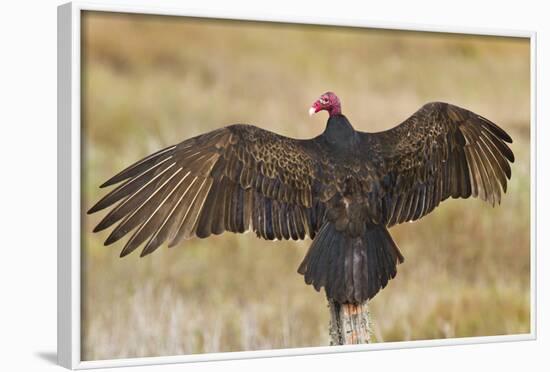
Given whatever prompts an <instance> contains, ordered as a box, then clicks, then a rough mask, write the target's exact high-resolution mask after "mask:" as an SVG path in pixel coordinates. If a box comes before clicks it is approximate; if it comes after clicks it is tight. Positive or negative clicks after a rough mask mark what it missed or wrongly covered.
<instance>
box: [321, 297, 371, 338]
mask: <svg viewBox="0 0 550 372" xmlns="http://www.w3.org/2000/svg"><path fill="white" fill-rule="evenodd" d="M328 306H329V309H330V324H329V334H330V345H353V344H368V343H369V341H370V336H371V331H372V330H371V324H370V321H369V310H368V307H367V302H366V301H365V302H363V303H362V304H359V305H353V304H339V303H337V302H335V301H333V300H331V299H329V300H328Z"/></svg>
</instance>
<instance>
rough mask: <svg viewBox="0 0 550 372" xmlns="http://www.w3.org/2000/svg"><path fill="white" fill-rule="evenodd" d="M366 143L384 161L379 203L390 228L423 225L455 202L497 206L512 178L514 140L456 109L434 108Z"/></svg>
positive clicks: (442, 105) (441, 105) (437, 105)
mask: <svg viewBox="0 0 550 372" xmlns="http://www.w3.org/2000/svg"><path fill="white" fill-rule="evenodd" d="M362 139H363V141H365V143H366V145H367V146H369V148H370V151H369V152H370V153H371V157H372V158H374V159H379V160H378V161H379V163H380V166H379V167H378V169H379V172H380V173H379V182H380V185H379V186H380V187H379V188H378V190H377V192H378V195H377V199H378V200H379V203H380V204H379V210H380V211H381V212H382V213H381V214H382V219H383V222H384V223H386V225H388V226H391V225H394V224H397V223H401V222H405V221H413V220H417V219H419V218H421V217H422V216H425V215H426V214H428V213H430V212H431V211H432V210H433V209H434V208H435V207H436V206H438V205H439V203H440V202H442V201H443V200H445V199H447V198H449V197H452V198H468V197H470V196H472V197H479V198H481V199H482V200H485V201H488V202H490V203H491V204H493V205H495V203H500V200H501V194H502V193H503V192H506V184H507V179H510V177H511V169H510V164H509V162H510V163H511V162H513V161H514V154H513V153H512V151H511V150H510V148H509V147H508V146H507V144H506V143H512V139H511V138H510V136H509V135H508V134H507V133H506V132H505V131H504V130H502V129H501V128H499V127H498V126H497V125H496V124H494V123H492V122H491V121H489V120H487V119H485V118H484V117H482V116H480V115H477V114H475V113H473V112H471V111H468V110H465V109H463V108H460V107H457V106H453V105H451V104H447V103H442V102H434V103H428V104H426V105H424V106H423V107H422V108H421V109H420V110H418V111H417V112H415V113H414V114H413V115H412V116H411V117H409V118H408V119H407V120H405V121H404V122H403V123H401V124H400V125H398V126H396V127H394V128H392V129H390V130H387V131H384V132H379V133H362Z"/></svg>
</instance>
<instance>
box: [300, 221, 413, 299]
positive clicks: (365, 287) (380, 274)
mask: <svg viewBox="0 0 550 372" xmlns="http://www.w3.org/2000/svg"><path fill="white" fill-rule="evenodd" d="M403 260H404V259H403V256H402V255H401V252H399V248H397V245H396V244H395V243H394V241H393V239H392V238H391V236H390V233H389V232H388V230H387V229H386V228H385V227H383V226H367V228H366V231H365V233H364V234H363V235H362V236H360V237H355V238H351V237H348V236H347V235H346V233H345V232H340V231H337V230H336V228H335V227H334V225H333V224H332V223H328V222H327V223H325V225H324V226H323V227H322V228H321V230H320V231H319V232H318V233H317V235H316V236H315V239H314V240H313V244H312V245H311V247H310V248H309V251H308V252H307V255H306V257H305V258H304V260H303V261H302V264H301V265H300V267H299V268H298V272H299V273H300V274H303V275H304V279H305V281H306V283H307V284H312V285H313V287H314V288H315V289H316V290H317V291H319V290H320V289H321V287H325V291H326V293H327V297H328V298H330V299H333V300H335V301H337V302H339V303H362V302H365V301H367V300H369V299H371V298H373V297H374V296H375V295H376V294H377V293H378V291H380V289H382V288H384V287H385V286H386V284H388V281H389V280H390V279H393V278H394V277H395V275H396V274H397V264H398V263H402V262H403Z"/></svg>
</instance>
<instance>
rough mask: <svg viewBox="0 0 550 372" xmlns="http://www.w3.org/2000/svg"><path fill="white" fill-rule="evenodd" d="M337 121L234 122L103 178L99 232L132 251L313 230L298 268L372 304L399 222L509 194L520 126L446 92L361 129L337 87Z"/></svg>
mask: <svg viewBox="0 0 550 372" xmlns="http://www.w3.org/2000/svg"><path fill="white" fill-rule="evenodd" d="M321 110H325V111H327V112H328V114H329V119H328V122H327V125H326V128H325V130H324V132H323V133H322V134H320V135H319V136H317V137H315V138H312V139H307V140H302V139H293V138H288V137H284V136H281V135H279V134H276V133H273V132H270V131H267V130H264V129H260V128H258V127H256V126H252V125H245V124H235V125H230V126H227V127H225V128H221V129H217V130H214V131H212V132H209V133H205V134H202V135H199V136H197V137H193V138H190V139H188V140H185V141H183V142H181V143H179V144H177V145H173V146H169V147H167V148H165V149H162V150H160V151H158V152H156V153H154V154H152V155H149V156H147V157H146V158H144V159H142V160H140V161H138V162H137V163H135V164H133V165H131V166H129V167H128V168H126V169H124V170H123V171H121V172H120V173H118V174H117V175H115V176H114V177H112V178H111V179H109V180H108V181H106V182H105V183H104V184H103V185H101V187H106V186H112V185H115V184H119V186H117V187H116V188H115V189H113V190H111V191H110V192H109V193H108V194H107V195H105V196H104V197H103V198H102V199H101V200H99V201H98V202H97V203H96V204H95V205H94V206H93V207H92V208H91V209H90V210H89V211H88V213H94V212H97V211H99V210H102V209H104V208H110V210H109V212H108V213H107V215H106V216H105V217H104V218H103V219H102V220H101V222H99V224H98V225H97V226H96V227H95V229H94V232H98V231H101V230H104V229H107V228H109V227H111V226H113V225H115V224H116V226H115V227H114V228H113V229H112V231H111V233H110V235H109V236H108V237H107V240H106V241H105V245H109V244H112V243H114V242H116V241H118V240H119V239H121V238H122V237H123V236H125V235H127V234H128V233H130V232H133V233H132V235H131V236H130V238H129V239H128V240H127V241H126V244H125V245H124V248H123V249H122V252H121V257H122V256H125V255H127V254H129V253H131V252H132V251H134V250H135V249H136V248H138V247H139V246H140V245H142V244H143V243H145V246H144V248H143V250H142V252H141V256H145V255H147V254H149V253H152V252H153V251H155V250H156V249H157V248H158V247H159V246H160V245H162V244H163V243H164V242H168V246H174V245H176V244H178V243H179V242H180V241H181V240H182V239H186V238H190V237H193V236H196V237H199V238H206V237H208V236H210V235H211V234H221V233H222V232H224V231H231V232H235V233H244V232H246V231H249V230H253V231H254V232H255V233H256V235H257V236H258V237H261V238H264V239H268V240H275V239H293V240H298V239H304V238H305V237H306V236H308V237H310V238H311V239H313V242H312V244H311V247H310V248H309V251H308V253H307V255H306V256H305V258H304V260H303V262H302V263H301V265H300V267H299V268H298V272H299V273H300V274H303V275H304V277H305V282H306V283H307V284H312V285H313V287H314V288H315V289H316V290H317V291H319V290H320V289H321V288H322V287H324V288H325V291H326V294H327V297H328V298H329V299H332V300H334V301H336V302H338V303H354V304H356V303H362V302H364V301H366V300H368V299H371V298H372V297H373V296H375V295H376V294H377V293H378V291H379V290H380V289H381V288H384V287H385V286H386V284H387V283H388V281H389V280H390V279H392V278H394V277H395V275H396V273H397V264H398V263H402V262H403V256H402V255H401V253H400V252H399V249H398V247H397V245H396V244H395V242H394V241H393V240H392V238H391V236H390V234H389V232H388V228H389V227H391V226H393V225H396V224H398V223H402V222H406V221H415V220H418V219H419V218H422V217H423V216H425V215H427V214H428V213H430V212H431V211H432V210H433V209H434V208H435V207H437V206H438V205H439V203H441V202H442V201H443V200H445V199H447V198H449V197H452V198H468V197H470V196H472V197H479V198H480V199H482V200H485V201H488V202H490V203H491V204H492V205H493V206H494V205H495V203H500V200H501V196H502V193H503V192H506V183H507V179H510V177H511V170H510V164H509V162H510V163H511V162H513V161H514V154H513V153H512V151H511V150H510V148H509V147H508V146H507V145H506V143H507V142H508V143H512V139H511V138H510V136H509V135H508V134H507V133H506V132H505V131H504V130H502V129H501V128H499V127H498V126H497V125H496V124H494V123H492V122H491V121H489V120H487V119H485V118H484V117H482V116H480V115H477V114H475V113H473V112H471V111H468V110H466V109H463V108H460V107H457V106H454V105H451V104H448V103H443V102H432V103H428V104H426V105H424V106H423V107H422V108H420V109H419V110H418V111H417V112H415V113H414V114H413V115H412V116H411V117H409V118H408V119H406V120H405V121H404V122H403V123H401V124H400V125H398V126H396V127H394V128H392V129H389V130H386V131H383V132H377V133H367V132H360V131H356V130H355V129H354V128H353V126H352V125H351V123H350V122H349V121H348V119H347V118H346V117H345V116H344V115H343V114H342V111H341V105H340V100H339V99H338V97H337V96H336V95H335V94H334V93H332V92H327V93H325V94H323V95H321V97H320V98H319V99H318V100H316V101H315V102H314V103H313V105H312V107H311V109H310V115H312V114H313V113H316V112H319V111H321Z"/></svg>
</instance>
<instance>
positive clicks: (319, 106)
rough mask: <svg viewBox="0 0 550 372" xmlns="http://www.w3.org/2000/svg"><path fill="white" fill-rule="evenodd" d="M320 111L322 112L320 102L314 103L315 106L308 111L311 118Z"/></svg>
mask: <svg viewBox="0 0 550 372" xmlns="http://www.w3.org/2000/svg"><path fill="white" fill-rule="evenodd" d="M319 110H321V104H320V103H319V101H315V102H313V105H311V107H310V108H309V111H308V113H309V116H312V115H313V114H315V113H316V112H319Z"/></svg>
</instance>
